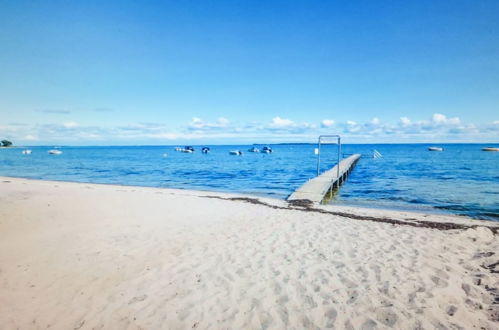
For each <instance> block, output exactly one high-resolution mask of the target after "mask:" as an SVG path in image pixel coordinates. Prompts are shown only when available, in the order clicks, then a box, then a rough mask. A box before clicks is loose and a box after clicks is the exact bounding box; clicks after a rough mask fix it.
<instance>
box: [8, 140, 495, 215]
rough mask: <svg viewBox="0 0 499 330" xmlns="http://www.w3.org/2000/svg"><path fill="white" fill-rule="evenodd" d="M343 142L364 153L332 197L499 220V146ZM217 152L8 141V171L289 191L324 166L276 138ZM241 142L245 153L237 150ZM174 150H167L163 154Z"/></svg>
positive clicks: (330, 149) (328, 155)
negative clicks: (267, 144)
mask: <svg viewBox="0 0 499 330" xmlns="http://www.w3.org/2000/svg"><path fill="white" fill-rule="evenodd" d="M440 146H442V147H444V148H445V150H444V152H429V151H427V147H428V145H416V144H410V145H388V144H385V145H343V152H344V153H361V154H364V155H368V154H369V155H371V154H372V150H373V149H376V150H378V151H379V152H381V153H382V154H383V158H381V159H372V158H369V157H363V158H362V159H361V160H360V161H359V162H358V164H357V166H356V167H355V169H354V171H353V172H352V174H351V175H350V177H349V178H348V180H347V182H346V183H345V185H343V187H342V188H341V190H340V192H339V193H338V194H337V195H336V197H335V198H334V199H333V200H332V203H343V204H349V205H361V206H369V207H380V208H396V209H409V210H416V211H417V210H419V211H426V212H428V211H429V212H435V211H438V212H447V213H455V214H464V215H468V216H471V217H475V218H480V219H491V220H499V152H483V151H481V150H480V148H482V147H484V146H487V145H478V144H451V145H440ZM210 147H211V153H210V154H207V155H205V154H201V152H200V149H201V148H200V147H196V149H197V150H196V152H195V153H193V154H185V153H180V152H175V151H174V150H173V147H172V146H140V147H62V148H60V150H61V151H63V154H62V155H49V154H48V153H47V151H48V150H49V149H52V147H32V148H30V149H31V150H33V153H32V154H31V155H22V154H21V150H22V149H20V148H15V149H0V175H4V176H17V177H25V178H34V179H47V180H64V181H78V182H92V183H112V184H123V185H138V186H151V187H168V188H184V189H185V188H189V189H201V190H215V191H226V192H240V193H249V194H254V195H260V196H271V197H277V198H286V197H287V196H288V195H289V194H290V193H291V192H292V191H293V190H295V189H296V188H298V187H299V186H300V185H301V184H303V183H304V182H305V181H306V180H307V179H309V178H312V177H314V175H315V172H316V156H315V155H314V152H313V151H314V148H315V146H314V145H274V146H272V147H273V149H274V153H273V154H270V155H267V154H253V153H248V152H246V150H247V149H248V148H249V147H251V146H210ZM234 149H240V150H242V151H243V152H244V155H243V156H231V155H229V154H228V152H229V150H234ZM165 153H166V154H167V157H164V156H163V154H165ZM335 163H336V146H326V147H325V149H323V152H322V164H323V167H322V170H326V169H327V168H329V167H331V166H332V165H334V164H335Z"/></svg>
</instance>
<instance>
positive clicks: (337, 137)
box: [317, 135, 341, 178]
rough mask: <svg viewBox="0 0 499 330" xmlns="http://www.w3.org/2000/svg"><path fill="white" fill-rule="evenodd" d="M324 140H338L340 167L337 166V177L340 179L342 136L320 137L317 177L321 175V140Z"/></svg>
mask: <svg viewBox="0 0 499 330" xmlns="http://www.w3.org/2000/svg"><path fill="white" fill-rule="evenodd" d="M322 138H336V139H338V140H337V141H338V142H337V144H338V166H336V170H337V174H336V176H337V177H338V178H339V177H340V157H341V156H340V155H341V136H339V135H319V140H318V141H317V148H318V152H317V176H319V174H320V164H321V140H322Z"/></svg>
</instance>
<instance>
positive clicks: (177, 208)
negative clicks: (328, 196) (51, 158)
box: [0, 177, 499, 329]
mask: <svg viewBox="0 0 499 330" xmlns="http://www.w3.org/2000/svg"><path fill="white" fill-rule="evenodd" d="M0 201H1V203H0V305H2V306H5V307H4V309H3V311H2V313H0V324H2V325H4V326H5V327H7V328H21V329H29V328H33V327H34V328H46V327H52V328H56V329H59V328H64V329H65V328H81V329H86V328H89V329H91V328H98V327H104V328H111V329H114V328H116V329H119V328H127V327H128V328H148V329H151V328H155V329H156V328H202V329H205V328H213V329H216V328H271V329H280V328H314V327H318V328H327V327H336V328H354V329H358V328H417V327H420V328H436V327H462V328H474V327H476V328H480V327H481V328H485V329H494V327H495V326H496V325H497V322H499V308H498V307H499V305H497V300H498V299H499V293H498V292H497V289H496V288H497V287H499V275H498V274H499V269H498V268H499V267H498V266H497V251H499V235H497V234H494V232H495V233H497V230H496V229H495V228H497V229H499V224H497V225H496V224H495V223H494V222H491V221H481V220H474V219H470V218H466V217H460V216H448V215H431V214H417V213H411V212H402V211H385V210H377V209H363V208H352V207H346V206H340V207H337V206H331V205H321V206H311V205H304V204H300V203H298V204H295V205H293V204H291V205H290V204H288V203H287V202H286V201H282V200H277V199H272V198H255V197H254V196H248V195H242V194H230V193H218V192H205V191H194V190H183V189H166V188H149V187H137V186H121V185H107V184H106V185H101V184H89V183H74V182H65V181H44V180H33V179H19V178H12V177H0ZM365 220H367V221H365ZM429 224H431V226H429ZM449 224H450V226H451V227H448V226H449ZM440 225H442V226H444V227H445V228H439V226H440Z"/></svg>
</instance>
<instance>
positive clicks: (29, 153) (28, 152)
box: [22, 149, 31, 155]
mask: <svg viewBox="0 0 499 330" xmlns="http://www.w3.org/2000/svg"><path fill="white" fill-rule="evenodd" d="M22 154H23V155H31V150H29V149H25V150H23V151H22Z"/></svg>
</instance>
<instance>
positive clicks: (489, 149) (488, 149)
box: [482, 147, 499, 151]
mask: <svg viewBox="0 0 499 330" xmlns="http://www.w3.org/2000/svg"><path fill="white" fill-rule="evenodd" d="M482 151H499V148H496V147H485V148H482Z"/></svg>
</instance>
